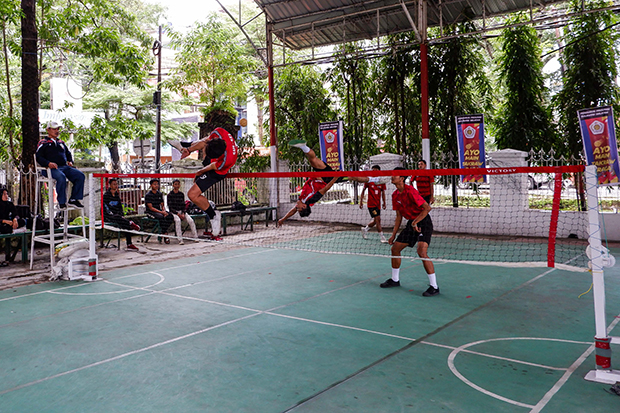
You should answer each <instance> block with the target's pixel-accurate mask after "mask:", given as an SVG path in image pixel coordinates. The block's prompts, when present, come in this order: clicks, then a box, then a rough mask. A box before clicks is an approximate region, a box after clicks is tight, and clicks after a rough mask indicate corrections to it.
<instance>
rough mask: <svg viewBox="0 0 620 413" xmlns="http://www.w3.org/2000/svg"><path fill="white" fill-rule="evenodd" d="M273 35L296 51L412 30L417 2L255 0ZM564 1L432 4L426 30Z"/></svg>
mask: <svg viewBox="0 0 620 413" xmlns="http://www.w3.org/2000/svg"><path fill="white" fill-rule="evenodd" d="M255 2H256V3H257V4H258V6H259V7H260V8H261V9H262V10H263V11H264V12H265V14H266V15H267V20H268V22H269V23H271V24H272V25H273V30H274V34H275V35H276V36H277V37H278V38H279V39H280V41H281V42H282V43H283V44H285V45H286V46H287V47H289V48H291V49H295V50H299V49H305V48H309V47H313V46H314V47H319V46H326V45H330V44H338V43H344V42H351V41H357V40H363V39H372V38H375V37H377V36H385V35H388V34H395V33H401V32H408V31H412V30H413V28H412V26H411V23H410V21H409V17H408V16H407V14H406V13H405V11H404V9H403V5H402V3H404V4H405V7H406V8H407V10H408V12H409V15H410V16H411V18H412V19H413V21H414V22H415V24H417V14H418V12H417V9H418V2H417V1H416V0H414V1H411V0H409V1H404V0H379V1H377V0H373V1H370V0H255ZM560 2H565V0H506V1H502V0H444V1H440V0H429V1H428V3H427V8H428V11H427V16H428V17H427V19H428V20H427V21H428V27H438V26H441V25H443V26H446V25H449V24H453V23H458V22H462V21H464V20H468V19H481V18H483V17H490V16H494V15H503V14H508V13H512V12H515V11H519V10H528V9H529V8H530V7H535V8H539V7H543V6H545V5H548V4H552V3H560Z"/></svg>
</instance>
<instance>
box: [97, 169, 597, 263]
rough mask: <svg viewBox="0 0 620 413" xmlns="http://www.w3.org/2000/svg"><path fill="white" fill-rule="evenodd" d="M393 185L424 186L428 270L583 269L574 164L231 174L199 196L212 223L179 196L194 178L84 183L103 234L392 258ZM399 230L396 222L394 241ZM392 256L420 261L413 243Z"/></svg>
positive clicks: (581, 185)
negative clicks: (457, 266)
mask: <svg viewBox="0 0 620 413" xmlns="http://www.w3.org/2000/svg"><path fill="white" fill-rule="evenodd" d="M392 176H397V177H400V176H404V177H406V181H405V183H406V184H407V185H411V186H413V187H414V188H416V187H417V188H419V189H420V190H421V191H422V195H425V192H426V196H429V195H428V190H429V189H430V188H432V197H433V199H430V198H427V199H428V200H430V201H431V202H430V203H429V204H430V206H431V208H432V209H431V211H430V213H429V216H430V217H431V218H430V219H431V221H432V227H433V228H432V235H431V238H430V242H429V248H428V255H429V257H430V259H432V260H433V261H438V262H442V261H444V262H461V263H472V264H478V265H498V266H514V267H527V266H530V267H555V268H565V269H571V270H584V269H587V268H588V257H587V256H586V247H587V245H588V237H589V236H590V235H591V234H590V233H591V231H593V230H594V229H591V228H590V224H589V221H588V210H591V209H592V208H595V209H597V207H598V205H588V202H587V197H586V196H585V194H586V192H587V189H588V184H589V185H590V187H591V189H592V190H593V191H594V192H596V187H597V182H596V176H594V177H593V178H591V179H590V180H588V182H589V183H586V179H584V177H583V176H584V167H583V166H562V167H522V168H519V167H515V168H486V169H446V170H396V171H394V170H384V171H374V170H373V171H355V172H334V171H332V172H281V173H231V174H229V175H228V176H227V177H226V178H225V179H224V180H222V181H221V182H219V183H217V184H216V185H214V186H212V187H211V188H209V189H208V190H207V191H206V192H205V193H204V196H205V197H206V198H207V199H208V200H209V201H210V202H211V204H212V205H214V207H215V210H217V211H218V213H217V217H216V220H219V225H217V223H215V225H214V220H213V219H210V218H209V216H208V215H206V214H205V213H204V212H203V211H202V210H201V209H200V208H198V207H197V206H196V205H194V204H193V203H192V202H191V201H190V200H189V198H188V191H189V190H190V188H192V186H193V185H194V178H195V175H194V174H176V173H165V174H95V175H94V177H95V180H96V182H95V185H94V186H95V189H96V190H97V192H98V194H97V195H98V200H99V202H96V204H97V205H96V216H97V221H100V226H99V228H102V229H105V230H107V231H106V233H108V236H109V231H113V232H114V231H116V232H119V231H120V232H123V233H125V234H130V235H131V234H133V235H139V236H142V237H147V238H148V239H157V238H158V239H159V240H160V241H161V242H167V241H168V240H169V242H171V243H179V242H184V243H186V244H188V247H187V248H191V246H190V245H189V241H192V242H218V243H223V244H235V245H243V246H251V247H266V248H278V249H293V250H301V251H312V252H319V253H329V254H352V255H365V256H381V257H391V256H392V252H391V245H390V243H389V242H385V241H390V237H391V236H392V234H393V228H394V224H395V220H396V211H395V210H394V205H393V194H394V192H395V191H397V192H398V190H397V188H396V186H395V185H394V184H393V183H392ZM323 178H324V179H323ZM332 178H334V179H338V182H337V183H335V184H334V185H333V186H331V188H330V189H329V190H327V191H326V192H325V193H324V194H323V195H322V197H320V199H318V200H317V199H316V197H315V198H312V194H313V193H314V192H315V191H316V190H317V188H319V187H324V186H325V184H324V183H322V182H324V181H328V182H329V181H330V180H331V179H332ZM114 181H115V182H116V184H113V183H112V182H114ZM316 181H318V184H317V183H316ZM360 181H370V182H360ZM111 185H115V186H116V190H115V196H114V197H110V187H111ZM313 185H314V186H313ZM313 191H314V192H313ZM179 193H180V194H181V195H179ZM171 194H173V195H171ZM113 198H114V199H116V204H113V203H112V204H111V202H113V201H111V199H113ZM119 201H120V205H118V203H119ZM148 201H151V202H148ZM159 201H161V202H162V203H163V206H161V205H155V206H156V208H155V209H157V210H162V211H165V212H166V215H168V214H170V216H167V217H161V216H158V215H157V214H153V211H152V210H150V209H149V207H148V206H147V204H150V206H153V205H154V204H153V202H155V204H157V203H158V202H159ZM302 201H303V202H302ZM308 206H309V208H307V207H308ZM304 209H308V210H309V212H310V213H309V215H306V213H305V212H304V211H303V210H304ZM179 212H180V214H179ZM306 212H307V211H306ZM220 215H221V218H220ZM301 215H303V216H301ZM175 216H176V217H175ZM405 216H406V214H405ZM188 217H189V219H188ZM284 218H285V219H284ZM190 221H191V222H190ZM278 221H280V223H279V225H278ZM406 223H407V219H403V220H402V225H401V227H400V229H399V230H397V231H396V234H399V233H400V232H401V231H403V230H404V229H405V228H406ZM194 227H195V228H196V230H195V231H194ZM379 228H380V229H381V230H382V233H383V234H381V233H380V232H379ZM213 229H216V231H217V232H218V233H216V234H214V233H213V232H214V231H213ZM420 239H422V238H420ZM392 241H394V239H393V240H392ZM150 242H156V241H150ZM401 256H402V257H403V258H409V259H412V260H415V259H420V258H419V257H418V253H417V249H416V247H415V246H414V247H413V248H405V249H404V250H403V251H402V253H401Z"/></svg>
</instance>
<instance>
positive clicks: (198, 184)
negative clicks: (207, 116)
mask: <svg viewBox="0 0 620 413" xmlns="http://www.w3.org/2000/svg"><path fill="white" fill-rule="evenodd" d="M175 143H176V142H175ZM173 146H174V147H175V148H177V149H179V150H180V152H181V159H183V158H186V157H188V156H189V154H190V153H191V152H193V151H197V150H200V149H204V151H205V159H204V161H203V162H202V164H203V165H204V168H202V169H201V170H199V171H198V172H196V178H195V179H194V185H193V186H192V187H191V188H190V189H189V191H188V192H187V196H188V198H189V199H190V200H191V201H192V202H193V203H194V204H195V205H196V206H197V207H198V208H200V209H202V210H203V211H205V213H206V214H207V216H208V217H209V220H210V221H211V230H212V233H213V239H221V238H219V237H218V235H219V233H220V230H221V228H222V213H221V212H220V211H216V210H215V209H214V207H213V206H212V205H211V203H210V202H209V200H208V199H207V198H206V197H205V196H204V195H203V193H204V192H205V191H206V190H207V189H209V188H210V187H212V186H213V185H215V184H216V183H218V182H220V181H221V180H223V179H224V178H226V174H227V173H228V170H229V169H230V168H232V167H233V166H234V165H235V163H236V162H237V155H238V153H239V148H237V144H236V143H235V139H234V138H233V136H232V135H231V134H230V133H229V132H228V131H227V130H226V129H224V128H216V129H215V130H214V131H213V132H211V134H210V135H209V136H208V137H206V138H203V139H201V140H199V141H196V142H192V144H191V145H190V146H189V148H187V147H184V146H182V145H178V147H177V146H175V145H173Z"/></svg>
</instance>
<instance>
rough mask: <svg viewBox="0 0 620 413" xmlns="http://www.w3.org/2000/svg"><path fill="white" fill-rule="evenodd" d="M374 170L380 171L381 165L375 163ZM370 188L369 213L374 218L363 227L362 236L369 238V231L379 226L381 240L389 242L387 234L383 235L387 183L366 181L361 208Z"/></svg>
mask: <svg viewBox="0 0 620 413" xmlns="http://www.w3.org/2000/svg"><path fill="white" fill-rule="evenodd" d="M371 169H372V170H373V171H380V170H381V167H380V166H379V165H374V166H373V167H372V168H371ZM366 189H368V202H367V205H368V213H369V214H370V217H371V218H372V221H370V222H369V223H368V225H366V226H365V227H363V228H362V238H364V239H367V238H368V231H370V228H372V227H374V226H375V225H376V226H377V231H379V236H380V237H381V242H387V240H386V239H385V236H384V235H383V229H382V228H381V200H382V199H383V209H386V207H387V204H386V202H385V184H378V185H377V184H376V183H374V182H366V183H364V189H362V195H360V209H362V208H363V207H364V193H365V192H366Z"/></svg>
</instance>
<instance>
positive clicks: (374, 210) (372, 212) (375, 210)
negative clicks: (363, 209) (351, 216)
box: [368, 207, 381, 218]
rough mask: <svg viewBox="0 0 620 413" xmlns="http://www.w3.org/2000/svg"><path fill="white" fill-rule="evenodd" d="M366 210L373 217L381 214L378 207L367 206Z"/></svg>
mask: <svg viewBox="0 0 620 413" xmlns="http://www.w3.org/2000/svg"><path fill="white" fill-rule="evenodd" d="M368 212H369V213H370V216H371V217H373V218H375V217H378V216H380V215H381V209H380V208H370V207H368Z"/></svg>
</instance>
